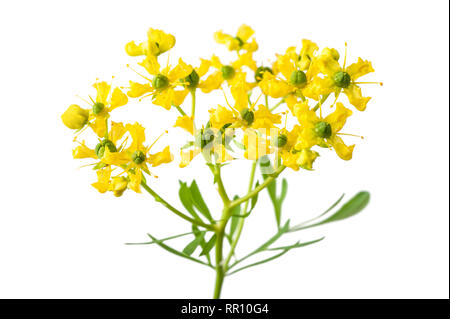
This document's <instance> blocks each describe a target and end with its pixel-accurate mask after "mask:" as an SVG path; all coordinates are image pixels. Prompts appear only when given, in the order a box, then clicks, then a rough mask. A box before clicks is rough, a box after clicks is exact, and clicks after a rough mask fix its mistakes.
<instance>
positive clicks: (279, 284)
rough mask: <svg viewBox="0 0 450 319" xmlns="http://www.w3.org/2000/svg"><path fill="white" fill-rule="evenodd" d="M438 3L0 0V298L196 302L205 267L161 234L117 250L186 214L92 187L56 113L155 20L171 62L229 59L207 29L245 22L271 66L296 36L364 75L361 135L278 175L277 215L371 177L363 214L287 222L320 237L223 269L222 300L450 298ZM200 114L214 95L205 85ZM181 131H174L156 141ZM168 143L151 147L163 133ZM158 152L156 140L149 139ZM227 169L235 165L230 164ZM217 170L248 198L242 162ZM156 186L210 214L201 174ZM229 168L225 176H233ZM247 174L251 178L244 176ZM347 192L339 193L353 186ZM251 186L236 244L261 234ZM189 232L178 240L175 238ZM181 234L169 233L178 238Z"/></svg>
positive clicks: (197, 166) (355, 122)
mask: <svg viewBox="0 0 450 319" xmlns="http://www.w3.org/2000/svg"><path fill="white" fill-rule="evenodd" d="M448 22H449V21H448V2H447V1H380V0H378V1H373V2H372V1H282V0H277V1H261V0H260V1H72V2H69V1H14V2H12V1H8V2H5V1H3V2H2V3H1V5H0V30H1V50H0V82H1V83H0V90H1V125H0V134H1V135H0V136H1V138H2V143H1V149H0V152H1V156H0V167H1V168H2V171H1V174H0V177H1V182H0V198H1V200H0V297H3V298H21V297H26V298H55V297H57V298H98V297H101V298H188V297H189V298H208V297H210V296H211V294H212V289H213V280H214V273H213V271H211V270H210V269H207V268H204V267H203V266H201V265H197V264H193V263H191V262H190V261H186V260H181V259H180V258H178V257H176V256H173V255H170V254H168V253H167V252H165V251H163V250H161V249H160V248H158V247H156V246H125V245H124V243H125V242H139V241H146V240H147V237H146V233H147V232H150V233H152V234H154V235H155V236H157V237H160V238H162V237H165V236H169V235H171V234H176V233H180V232H185V231H189V225H188V224H186V223H185V222H184V221H181V220H179V219H178V218H177V217H176V216H175V217H174V216H172V215H171V214H170V212H168V211H165V210H164V208H162V207H161V206H158V204H157V203H155V202H154V200H153V199H151V198H150V197H149V196H146V195H144V194H143V195H137V194H133V193H132V192H127V193H126V194H125V195H124V196H123V197H122V198H120V199H116V198H114V197H113V196H112V195H111V194H108V195H101V194H99V193H98V192H97V191H95V190H94V189H93V188H92V187H91V186H90V183H91V182H93V181H94V179H95V173H94V172H93V171H92V170H91V169H89V168H83V169H79V166H81V165H82V164H83V163H81V162H80V161H75V160H73V159H72V158H71V149H72V147H73V146H74V144H72V142H71V141H72V138H73V136H72V132H70V130H68V129H66V128H65V127H64V126H63V125H62V123H61V120H60V115H61V113H62V112H63V111H64V110H65V109H66V107H67V106H68V105H70V104H72V103H80V105H82V104H81V103H83V102H82V101H81V100H79V99H78V98H76V97H75V94H80V95H81V96H84V97H87V96H88V95H89V94H93V91H92V88H91V84H92V83H93V82H94V81H95V78H96V77H101V78H104V79H106V80H108V79H110V77H111V76H112V75H115V76H116V78H117V82H116V83H117V84H119V85H122V84H125V85H126V81H127V80H128V79H136V78H135V75H134V74H133V73H131V72H130V70H128V69H127V68H126V67H125V65H126V64H127V63H132V64H133V63H136V62H137V60H135V59H132V58H130V57H128V56H127V55H126V54H125V53H124V49H123V47H124V44H125V43H127V42H128V41H130V40H144V39H145V36H146V31H147V29H148V28H149V27H154V28H160V29H163V30H166V31H167V32H170V33H173V34H175V35H176V37H177V45H176V47H175V49H174V50H173V53H171V61H174V62H175V61H176V58H177V57H178V56H182V57H183V58H184V59H185V60H186V61H187V62H189V63H193V64H197V63H198V58H199V57H205V58H208V57H210V55H211V54H212V53H216V54H218V55H219V56H221V57H223V59H224V60H226V59H227V57H230V56H231V55H230V54H228V53H227V52H226V51H225V49H224V48H223V47H220V46H219V45H217V44H215V43H214V41H213V32H214V31H216V30H219V29H223V30H224V31H226V32H229V33H234V32H235V30H236V29H237V28H238V26H239V25H240V24H241V23H247V24H249V25H251V26H252V27H253V28H254V29H255V31H256V38H257V40H258V42H259V44H260V50H259V51H258V53H257V54H256V57H257V59H258V60H259V61H261V62H265V63H266V64H267V62H268V61H269V60H270V59H272V58H273V56H274V54H275V53H282V52H283V51H284V50H285V49H286V48H287V47H288V46H291V45H300V41H301V39H302V38H307V39H311V40H313V41H315V42H317V43H318V44H319V45H320V46H321V47H325V46H329V47H336V48H338V49H339V50H340V51H341V52H342V51H343V47H344V42H345V41H347V42H348V43H349V62H352V61H354V60H355V59H357V58H358V56H361V57H363V58H365V59H369V60H371V61H373V65H374V68H375V70H376V72H375V73H374V74H371V75H369V76H367V77H366V78H365V79H366V80H381V81H383V82H384V83H385V85H384V87H379V86H364V87H363V92H364V93H365V94H367V95H369V96H372V97H373V99H372V101H370V102H369V105H368V109H367V111H366V112H363V113H357V112H355V114H354V116H352V118H351V119H350V120H349V123H348V126H347V127H346V131H347V132H350V133H355V134H361V135H364V136H365V140H362V141H361V140H358V139H352V138H349V139H347V141H348V142H349V143H352V142H355V143H357V146H356V149H355V152H354V158H353V160H352V161H350V162H344V161H341V160H339V159H338V158H337V157H336V156H335V155H334V154H332V153H331V152H328V151H324V152H322V153H323V154H322V156H321V157H320V158H319V160H318V161H317V162H316V169H317V170H316V171H314V172H306V171H300V172H297V173H295V172H292V171H287V173H286V174H285V177H287V178H288V180H289V186H290V188H289V192H288V197H287V200H286V204H285V207H284V217H285V218H291V219H292V222H293V223H295V222H299V221H302V220H304V219H307V218H308V217H311V216H313V215H314V214H318V213H320V212H322V211H323V210H324V209H326V208H327V207H328V206H329V205H330V204H331V203H332V202H334V201H335V199H337V198H338V197H339V196H340V194H341V193H343V192H345V193H346V194H348V195H347V196H352V195H353V194H355V193H356V192H357V191H359V190H361V189H366V190H369V191H370V192H371V194H372V200H371V203H370V205H369V206H368V208H367V209H366V210H365V211H364V212H363V213H362V214H360V215H358V216H357V217H355V218H353V219H350V220H347V221H343V222H339V223H334V224H330V225H329V226H326V227H323V228H320V229H314V230H310V231H305V232H304V233H294V234H292V235H289V237H288V238H285V243H291V242H294V241H296V240H298V239H301V240H304V241H305V240H308V239H315V238H317V237H318V236H321V235H325V236H326V239H325V240H324V241H322V242H321V243H319V244H317V245H314V246H310V247H306V248H302V249H299V250H296V251H292V252H290V253H289V254H287V255H285V256H283V257H282V258H281V259H278V260H277V261H275V262H272V263H269V264H265V265H263V266H260V267H255V268H252V269H251V270H248V271H244V272H241V273H239V274H236V275H235V276H231V277H229V278H227V279H226V282H225V285H224V290H223V297H225V298H448V296H449V290H448V288H449V287H448V283H449V277H448V276H449V256H448V251H449V247H448V242H449V228H448V221H449V220H448V185H449V184H448V135H449V134H448V130H449V124H448V115H449V114H448V113H449V101H448V58H449V55H448ZM198 103H199V104H198V109H199V110H201V111H203V112H206V110H207V109H209V108H210V107H213V106H215V105H217V103H223V97H222V96H221V94H212V95H210V96H208V97H205V95H200V96H199V98H198ZM113 116H114V119H116V120H124V121H130V122H131V121H135V120H138V121H140V122H142V123H144V124H145V126H146V127H147V133H148V139H149V140H152V139H153V138H155V137H156V136H157V135H159V134H160V133H161V132H162V131H163V130H164V129H165V128H167V127H169V126H171V125H172V123H173V121H174V120H175V117H176V114H175V111H173V112H170V113H168V112H166V111H164V110H163V109H162V108H160V107H158V106H154V105H150V104H149V101H146V102H142V103H140V104H134V105H133V104H131V105H130V106H127V107H125V108H123V109H120V110H117V112H115V113H114V114H113ZM186 137H187V135H185V134H184V133H183V132H182V131H180V130H178V129H173V130H171V133H170V135H169V137H168V139H171V140H174V139H175V140H177V141H178V142H179V141H181V142H184V140H185V138H186ZM168 139H166V140H163V142H162V143H161V144H159V146H158V147H163V146H164V144H165V143H168V142H169V140H168ZM155 150H156V149H155ZM233 165H234V164H233ZM235 165H236V166H237V168H236V170H230V168H226V169H224V171H225V173H224V174H225V175H226V176H225V183H226V184H227V185H229V188H230V193H233V194H242V193H243V192H244V191H245V188H246V184H247V171H246V170H247V169H248V165H249V163H239V162H237V163H236V164H235ZM155 173H157V174H158V175H159V176H160V178H159V179H156V180H152V181H151V185H152V186H153V187H154V188H155V189H157V190H159V192H160V193H161V194H163V195H164V197H167V198H168V199H169V200H170V201H173V202H174V203H175V204H176V205H177V206H178V207H179V206H181V205H180V204H179V202H178V201H177V194H176V191H175V190H176V188H177V184H178V179H182V180H186V181H190V180H191V179H192V178H193V177H196V178H197V179H198V182H199V185H200V187H201V188H202V189H203V190H204V193H205V194H206V196H207V202H208V203H209V205H210V206H211V207H213V208H215V209H216V213H218V212H217V210H219V208H220V207H219V203H218V200H219V199H218V197H217V195H216V193H215V190H214V189H213V188H212V187H211V186H210V185H211V177H210V175H209V171H208V170H207V169H206V167H204V165H202V163H201V161H200V160H199V161H196V162H194V163H193V164H192V166H190V167H188V168H187V169H179V168H177V165H176V164H174V165H170V166H167V167H163V168H158V169H155ZM233 174H234V175H233ZM244 177H245V178H244ZM347 198H349V197H347ZM270 205H271V204H270V202H269V201H268V199H267V194H265V193H263V196H261V199H260V202H259V204H258V206H257V210H256V211H255V212H254V215H253V216H251V217H250V219H249V220H248V222H247V224H246V226H245V228H244V235H243V237H242V240H241V243H240V246H239V248H238V254H239V255H241V256H242V255H243V254H244V253H245V252H246V251H249V250H250V249H252V248H255V247H256V246H257V245H258V244H259V243H261V242H262V241H263V240H264V239H266V238H267V237H268V236H269V235H271V234H273V233H274V231H275V229H274V223H273V213H272V211H271V209H270ZM182 244H183V242H178V243H176V242H174V245H176V246H177V247H181V248H182ZM180 245H181V246H180Z"/></svg>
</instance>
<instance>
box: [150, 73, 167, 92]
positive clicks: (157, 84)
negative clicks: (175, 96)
mask: <svg viewBox="0 0 450 319" xmlns="http://www.w3.org/2000/svg"><path fill="white" fill-rule="evenodd" d="M152 84H153V87H154V88H155V89H158V90H162V89H165V88H166V87H168V86H169V79H168V78H167V76H165V75H163V74H158V75H157V76H155V77H154V78H153V81H152Z"/></svg>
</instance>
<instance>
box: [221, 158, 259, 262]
mask: <svg viewBox="0 0 450 319" xmlns="http://www.w3.org/2000/svg"><path fill="white" fill-rule="evenodd" d="M256 163H257V161H254V162H253V165H252V168H251V171H250V180H249V182H248V191H247V192H248V193H250V192H251V190H252V188H253V182H254V180H255V171H256ZM249 202H250V201H249V200H248V201H246V202H245V205H244V209H243V210H242V212H241V213H243V214H244V215H245V214H247V209H248V204H249ZM244 221H245V218H240V219H239V222H238V225H237V230H236V231H237V232H236V236H235V238H234V239H233V241H232V242H231V248H230V252H229V253H228V256H227V258H226V259H225V262H224V268H225V271H226V270H227V269H228V264H229V263H230V260H231V258H232V257H233V255H234V251H235V249H236V246H237V243H238V241H239V238H240V237H241V233H242V229H243V228H244Z"/></svg>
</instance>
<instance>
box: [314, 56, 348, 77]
mask: <svg viewBox="0 0 450 319" xmlns="http://www.w3.org/2000/svg"><path fill="white" fill-rule="evenodd" d="M314 63H315V64H316V66H317V67H318V68H319V70H320V72H322V73H323V74H325V75H328V76H330V77H332V76H333V75H334V74H335V73H336V72H338V71H341V70H342V68H341V66H340V65H339V62H338V61H336V60H335V59H333V58H332V57H331V56H328V55H326V56H322V55H320V56H319V57H318V58H317V59H316V60H315V61H314Z"/></svg>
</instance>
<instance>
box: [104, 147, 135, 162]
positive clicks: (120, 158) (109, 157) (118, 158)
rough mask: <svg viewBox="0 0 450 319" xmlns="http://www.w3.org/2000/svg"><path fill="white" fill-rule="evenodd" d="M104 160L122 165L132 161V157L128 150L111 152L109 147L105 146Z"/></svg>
mask: <svg viewBox="0 0 450 319" xmlns="http://www.w3.org/2000/svg"><path fill="white" fill-rule="evenodd" d="M102 162H103V163H105V164H109V165H116V166H121V165H125V164H128V163H130V162H131V157H130V155H129V154H128V153H127V152H125V151H124V152H111V151H110V150H109V148H107V147H105V153H104V154H103V157H102Z"/></svg>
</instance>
